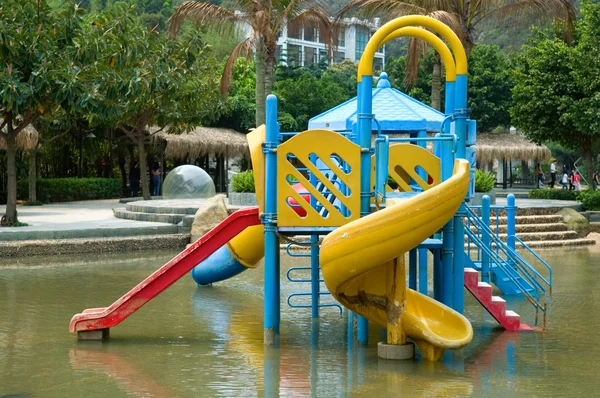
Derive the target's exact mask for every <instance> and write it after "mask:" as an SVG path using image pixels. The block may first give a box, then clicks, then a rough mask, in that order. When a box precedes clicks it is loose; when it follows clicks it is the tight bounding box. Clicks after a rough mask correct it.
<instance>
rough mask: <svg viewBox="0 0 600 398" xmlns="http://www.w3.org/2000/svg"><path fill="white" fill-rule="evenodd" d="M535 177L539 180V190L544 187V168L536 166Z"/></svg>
mask: <svg viewBox="0 0 600 398" xmlns="http://www.w3.org/2000/svg"><path fill="white" fill-rule="evenodd" d="M535 177H536V178H537V187H538V189H540V188H543V187H544V172H543V171H542V166H541V165H540V164H539V163H538V164H537V166H535Z"/></svg>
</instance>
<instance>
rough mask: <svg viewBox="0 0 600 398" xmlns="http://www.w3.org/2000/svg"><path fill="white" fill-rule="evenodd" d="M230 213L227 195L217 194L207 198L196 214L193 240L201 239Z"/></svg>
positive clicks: (193, 225)
mask: <svg viewBox="0 0 600 398" xmlns="http://www.w3.org/2000/svg"><path fill="white" fill-rule="evenodd" d="M228 215H229V213H228V212H227V205H226V204H225V195H216V196H213V197H212V198H210V199H208V200H206V202H204V204H203V205H202V207H200V208H199V209H198V211H197V212H196V215H195V216H194V223H193V224H192V239H191V242H195V241H197V240H198V239H200V238H201V237H202V235H204V234H205V233H207V232H208V231H210V230H211V229H213V228H214V227H215V226H216V225H217V224H219V223H220V222H221V221H223V220H224V219H226V218H227V216H228Z"/></svg>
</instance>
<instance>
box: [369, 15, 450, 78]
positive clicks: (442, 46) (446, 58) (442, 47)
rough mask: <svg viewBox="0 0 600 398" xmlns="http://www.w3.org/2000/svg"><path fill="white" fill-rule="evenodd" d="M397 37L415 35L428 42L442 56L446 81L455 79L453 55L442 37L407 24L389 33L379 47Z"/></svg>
mask: <svg viewBox="0 0 600 398" xmlns="http://www.w3.org/2000/svg"><path fill="white" fill-rule="evenodd" d="M399 37H416V38H418V39H421V40H425V41H426V42H427V43H429V45H430V46H431V47H433V48H434V49H435V50H436V51H437V52H438V53H439V54H440V57H441V58H442V62H443V63H444V67H445V69H446V81H447V82H455V81H456V64H455V63H454V57H453V56H452V53H451V52H450V49H449V48H448V46H447V45H446V43H444V42H443V41H442V39H440V38H439V37H437V36H436V35H435V34H433V33H431V32H430V31H428V30H425V29H423V28H417V27H414V26H409V27H406V28H400V29H398V30H395V31H393V32H392V33H390V34H389V35H388V36H387V37H386V38H385V39H383V41H382V42H381V45H380V46H379V47H382V46H383V45H384V44H385V43H387V42H388V41H390V40H394V39H397V38H399Z"/></svg>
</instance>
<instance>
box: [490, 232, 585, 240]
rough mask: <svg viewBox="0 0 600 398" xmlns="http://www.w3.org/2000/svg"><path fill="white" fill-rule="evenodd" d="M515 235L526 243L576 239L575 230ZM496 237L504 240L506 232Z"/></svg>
mask: <svg viewBox="0 0 600 398" xmlns="http://www.w3.org/2000/svg"><path fill="white" fill-rule="evenodd" d="M517 236H518V237H519V238H520V239H521V240H522V241H523V242H526V243H527V242H537V241H550V240H570V239H578V235H577V232H575V231H552V232H527V233H520V234H517ZM498 237H499V238H500V239H502V241H504V242H506V238H507V235H506V234H499V235H498Z"/></svg>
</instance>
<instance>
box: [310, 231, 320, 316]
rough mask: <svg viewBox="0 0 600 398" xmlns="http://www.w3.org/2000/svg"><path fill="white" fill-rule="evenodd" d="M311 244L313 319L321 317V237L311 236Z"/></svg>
mask: <svg viewBox="0 0 600 398" xmlns="http://www.w3.org/2000/svg"><path fill="white" fill-rule="evenodd" d="M310 243H311V244H312V246H311V247H310V293H311V309H312V317H313V318H318V317H319V287H320V283H319V279H320V275H319V246H318V243H319V237H318V236H317V235H311V237H310Z"/></svg>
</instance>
